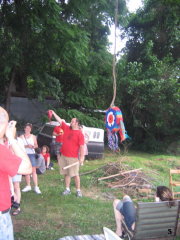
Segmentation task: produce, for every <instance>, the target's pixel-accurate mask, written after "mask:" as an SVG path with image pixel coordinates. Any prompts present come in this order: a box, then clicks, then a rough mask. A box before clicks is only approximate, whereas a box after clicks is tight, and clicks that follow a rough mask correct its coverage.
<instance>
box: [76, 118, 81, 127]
mask: <svg viewBox="0 0 180 240" xmlns="http://www.w3.org/2000/svg"><path fill="white" fill-rule="evenodd" d="M76 122H77V123H78V126H79V127H81V126H82V125H81V121H80V120H79V119H78V118H76Z"/></svg>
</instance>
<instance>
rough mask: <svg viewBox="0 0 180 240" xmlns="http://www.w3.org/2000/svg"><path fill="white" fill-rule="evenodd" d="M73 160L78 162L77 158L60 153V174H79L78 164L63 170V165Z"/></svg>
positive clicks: (71, 175) (72, 175)
mask: <svg viewBox="0 0 180 240" xmlns="http://www.w3.org/2000/svg"><path fill="white" fill-rule="evenodd" d="M75 162H78V159H77V158H71V157H65V156H63V155H61V157H60V174H62V175H67V176H70V177H74V176H79V164H77V165H75V166H72V167H70V168H68V169H65V170H63V167H66V166H68V165H70V164H72V163H75Z"/></svg>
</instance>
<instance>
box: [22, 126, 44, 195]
mask: <svg viewBox="0 0 180 240" xmlns="http://www.w3.org/2000/svg"><path fill="white" fill-rule="evenodd" d="M31 131H32V124H31V123H27V124H26V125H25V128H24V134H22V135H21V136H20V137H21V139H22V141H23V143H24V147H25V150H26V153H27V155H28V156H29V158H30V161H31V164H32V178H33V182H34V191H35V192H36V193H37V194H41V191H40V189H39V187H38V177H37V173H36V168H37V159H36V154H35V148H37V147H38V144H37V139H36V137H35V136H34V135H33V134H31ZM25 178H26V184H27V186H26V187H25V188H23V189H22V192H29V191H31V178H30V175H26V176H25Z"/></svg>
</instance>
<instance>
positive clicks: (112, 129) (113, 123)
mask: <svg viewBox="0 0 180 240" xmlns="http://www.w3.org/2000/svg"><path fill="white" fill-rule="evenodd" d="M117 15H118V0H116V8H115V41H114V55H113V89H114V94H113V99H112V102H111V105H110V107H109V108H108V109H107V111H106V118H105V124H106V129H107V137H108V145H109V147H110V149H111V150H113V151H118V150H119V141H118V139H119V137H118V133H119V136H120V140H121V142H123V141H124V140H126V139H127V138H130V137H129V136H128V135H127V133H126V130H125V127H124V122H123V116H122V112H121V110H120V109H119V108H118V107H116V106H114V101H115V98H116V27H117Z"/></svg>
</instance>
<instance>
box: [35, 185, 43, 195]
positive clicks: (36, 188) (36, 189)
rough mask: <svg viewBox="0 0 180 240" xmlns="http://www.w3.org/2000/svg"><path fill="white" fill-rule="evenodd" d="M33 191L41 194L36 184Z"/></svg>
mask: <svg viewBox="0 0 180 240" xmlns="http://www.w3.org/2000/svg"><path fill="white" fill-rule="evenodd" d="M34 191H35V193H37V194H41V191H40V189H39V187H38V186H36V187H34Z"/></svg>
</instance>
